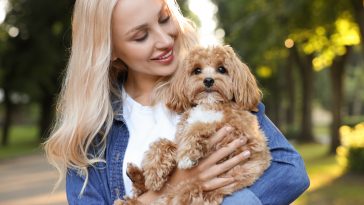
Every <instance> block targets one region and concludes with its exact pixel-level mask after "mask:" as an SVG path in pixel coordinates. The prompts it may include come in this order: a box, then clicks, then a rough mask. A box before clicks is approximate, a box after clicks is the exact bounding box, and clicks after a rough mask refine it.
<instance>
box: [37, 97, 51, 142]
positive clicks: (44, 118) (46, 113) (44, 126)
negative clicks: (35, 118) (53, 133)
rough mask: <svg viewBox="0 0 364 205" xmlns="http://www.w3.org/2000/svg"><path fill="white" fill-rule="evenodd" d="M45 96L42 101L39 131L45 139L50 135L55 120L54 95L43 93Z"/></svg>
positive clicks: (42, 139) (42, 138)
mask: <svg viewBox="0 0 364 205" xmlns="http://www.w3.org/2000/svg"><path fill="white" fill-rule="evenodd" d="M43 95H44V96H43V98H42V100H41V102H40V119H39V132H40V140H41V141H44V140H45V139H47V138H48V136H49V131H50V128H51V125H52V120H53V115H54V111H53V108H52V106H53V103H54V101H53V95H51V94H50V93H43Z"/></svg>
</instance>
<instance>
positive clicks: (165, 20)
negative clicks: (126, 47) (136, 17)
mask: <svg viewBox="0 0 364 205" xmlns="http://www.w3.org/2000/svg"><path fill="white" fill-rule="evenodd" d="M170 19H171V16H170V15H168V16H166V17H164V18H162V19H160V20H159V21H158V22H159V23H160V24H166V23H168V22H169V20H170ZM147 38H148V32H147V31H146V32H145V34H144V35H143V36H142V37H137V38H135V41H137V42H143V41H145V40H146V39H147Z"/></svg>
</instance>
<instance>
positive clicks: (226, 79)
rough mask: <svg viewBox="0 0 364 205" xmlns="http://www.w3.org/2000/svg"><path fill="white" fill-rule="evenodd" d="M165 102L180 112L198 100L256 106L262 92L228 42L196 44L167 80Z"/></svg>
mask: <svg viewBox="0 0 364 205" xmlns="http://www.w3.org/2000/svg"><path fill="white" fill-rule="evenodd" d="M169 88H170V90H169V92H168V94H167V96H168V97H167V106H168V107H169V108H170V109H172V110H174V111H176V112H183V111H185V110H186V109H189V108H190V107H191V106H194V105H197V104H201V103H226V102H232V103H234V106H237V107H239V108H241V109H244V110H256V107H257V104H258V103H259V101H260V99H261V92H260V90H259V88H258V86H257V83H256V80H255V78H254V76H253V74H252V73H251V72H250V70H249V68H248V66H247V65H245V64H244V63H242V62H241V61H240V59H239V57H238V56H237V55H236V54H235V52H234V50H233V49H232V48H231V47H230V46H214V47H208V48H202V47H196V48H194V49H193V50H192V51H191V52H190V53H189V54H188V56H187V57H186V59H185V60H184V62H183V65H182V67H181V68H179V69H178V70H177V71H176V73H175V74H174V76H173V77H172V78H171V81H170V87H169Z"/></svg>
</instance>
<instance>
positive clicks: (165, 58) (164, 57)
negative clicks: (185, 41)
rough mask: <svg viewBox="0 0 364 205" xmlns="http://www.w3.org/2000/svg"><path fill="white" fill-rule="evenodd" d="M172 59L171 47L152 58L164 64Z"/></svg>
mask: <svg viewBox="0 0 364 205" xmlns="http://www.w3.org/2000/svg"><path fill="white" fill-rule="evenodd" d="M173 59H174V55H173V48H171V49H168V50H167V51H166V52H164V53H163V54H162V55H160V56H158V57H156V58H152V60H153V61H156V62H158V63H161V64H165V65H168V64H170V63H171V62H172V61H173Z"/></svg>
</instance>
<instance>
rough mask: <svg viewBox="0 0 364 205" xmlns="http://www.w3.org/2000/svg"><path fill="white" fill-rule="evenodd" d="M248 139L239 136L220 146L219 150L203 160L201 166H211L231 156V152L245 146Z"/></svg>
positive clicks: (203, 167) (204, 167)
mask: <svg viewBox="0 0 364 205" xmlns="http://www.w3.org/2000/svg"><path fill="white" fill-rule="evenodd" d="M246 141H247V139H246V138H245V137H244V138H238V139H235V140H234V141H232V142H230V143H229V144H228V145H226V146H225V147H222V148H220V149H219V150H217V151H215V152H214V153H212V154H211V155H210V156H208V157H207V158H206V159H204V160H203V162H201V168H202V169H206V168H209V167H211V166H212V165H215V164H216V163H217V162H218V161H220V160H221V159H223V158H225V157H227V156H229V155H230V154H231V153H233V152H234V151H235V150H236V149H237V148H239V147H241V146H243V145H245V144H246Z"/></svg>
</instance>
